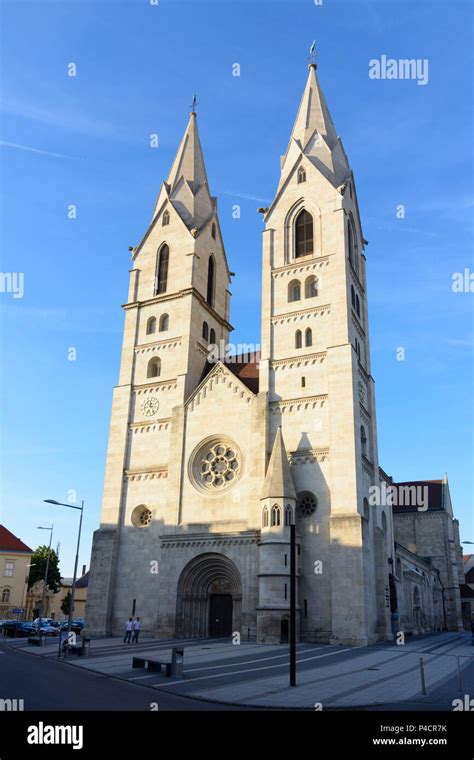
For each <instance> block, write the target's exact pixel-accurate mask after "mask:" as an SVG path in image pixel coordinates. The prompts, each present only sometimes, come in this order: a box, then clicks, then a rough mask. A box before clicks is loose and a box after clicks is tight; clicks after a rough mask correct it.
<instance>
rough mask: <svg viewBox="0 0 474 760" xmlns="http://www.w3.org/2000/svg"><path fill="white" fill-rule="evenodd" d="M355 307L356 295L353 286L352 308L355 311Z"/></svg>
mask: <svg viewBox="0 0 474 760" xmlns="http://www.w3.org/2000/svg"><path fill="white" fill-rule="evenodd" d="M355 305H356V295H355V290H354V286H353V285H351V306H352V308H353V309H355Z"/></svg>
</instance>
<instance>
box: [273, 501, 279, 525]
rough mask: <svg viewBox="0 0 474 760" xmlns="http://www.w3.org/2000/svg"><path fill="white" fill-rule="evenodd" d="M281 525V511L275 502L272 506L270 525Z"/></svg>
mask: <svg viewBox="0 0 474 760" xmlns="http://www.w3.org/2000/svg"><path fill="white" fill-rule="evenodd" d="M278 525H281V512H280V507H278V506H277V505H276V504H274V506H273V507H272V526H273V527H275V526H278Z"/></svg>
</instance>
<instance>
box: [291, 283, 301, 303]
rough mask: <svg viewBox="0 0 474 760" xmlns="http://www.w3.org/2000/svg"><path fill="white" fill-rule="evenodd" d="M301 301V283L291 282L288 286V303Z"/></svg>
mask: <svg viewBox="0 0 474 760" xmlns="http://www.w3.org/2000/svg"><path fill="white" fill-rule="evenodd" d="M300 300H301V283H300V281H299V280H292V281H291V282H290V284H289V285H288V301H300Z"/></svg>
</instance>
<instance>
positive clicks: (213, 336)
mask: <svg viewBox="0 0 474 760" xmlns="http://www.w3.org/2000/svg"><path fill="white" fill-rule="evenodd" d="M209 343H211V344H212V345H213V346H215V344H216V331H215V330H214V328H212V327H211V332H210V333H209Z"/></svg>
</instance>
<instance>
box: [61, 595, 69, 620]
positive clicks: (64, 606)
mask: <svg viewBox="0 0 474 760" xmlns="http://www.w3.org/2000/svg"><path fill="white" fill-rule="evenodd" d="M70 608H71V592H70V591H68V592H67V594H66V596H65V597H64V599H63V600H62V602H61V611H62V612H64V614H65V615H69V611H70Z"/></svg>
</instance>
